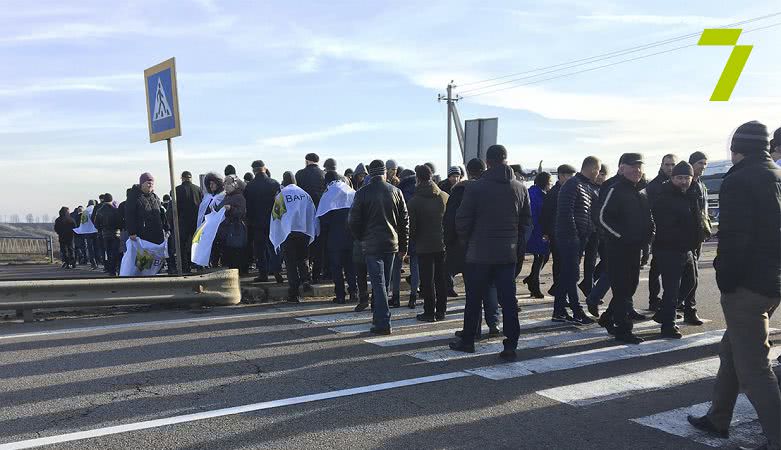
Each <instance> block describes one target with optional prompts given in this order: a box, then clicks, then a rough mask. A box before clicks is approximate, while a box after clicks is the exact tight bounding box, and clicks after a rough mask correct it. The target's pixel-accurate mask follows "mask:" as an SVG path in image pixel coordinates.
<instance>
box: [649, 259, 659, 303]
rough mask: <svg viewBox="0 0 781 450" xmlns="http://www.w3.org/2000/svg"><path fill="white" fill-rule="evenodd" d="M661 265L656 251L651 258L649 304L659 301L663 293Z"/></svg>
mask: <svg viewBox="0 0 781 450" xmlns="http://www.w3.org/2000/svg"><path fill="white" fill-rule="evenodd" d="M659 276H661V273H659V263H658V262H657V261H656V250H654V252H653V253H652V256H651V269H650V270H649V271H648V302H649V303H650V302H653V301H658V300H659V294H660V293H661V292H662V285H661V284H660V283H659Z"/></svg>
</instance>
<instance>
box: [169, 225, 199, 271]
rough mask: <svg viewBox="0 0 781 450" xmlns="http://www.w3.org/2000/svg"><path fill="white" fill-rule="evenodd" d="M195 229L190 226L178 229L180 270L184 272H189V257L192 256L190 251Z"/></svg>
mask: <svg viewBox="0 0 781 450" xmlns="http://www.w3.org/2000/svg"><path fill="white" fill-rule="evenodd" d="M195 231H196V230H194V229H191V228H180V229H179V234H180V237H179V249H180V250H181V252H182V272H184V273H190V267H191V264H192V263H191V262H190V259H191V258H192V255H191V253H192V248H193V235H195ZM174 263H175V262H174Z"/></svg>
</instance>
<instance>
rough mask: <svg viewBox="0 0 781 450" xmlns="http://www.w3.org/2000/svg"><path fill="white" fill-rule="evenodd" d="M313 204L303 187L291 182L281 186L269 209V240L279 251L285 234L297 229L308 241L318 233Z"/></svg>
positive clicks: (310, 241)
mask: <svg viewBox="0 0 781 450" xmlns="http://www.w3.org/2000/svg"><path fill="white" fill-rule="evenodd" d="M316 212H317V211H316V210H315V204H314V202H312V198H311V197H309V194H307V193H306V192H304V190H303V189H301V188H300V187H298V186H296V185H295V184H291V185H288V186H285V187H284V188H282V191H280V193H279V194H278V195H277V198H276V199H275V200H274V207H273V208H272V210H271V229H270V233H269V240H270V241H271V243H272V244H273V245H274V249H275V250H277V253H279V246H280V245H282V243H283V242H285V239H287V236H288V235H289V234H290V233H291V232H293V231H298V232H300V233H304V234H306V235H307V236H309V243H310V244H311V243H312V241H314V240H315V238H316V237H317V235H318V234H319V233H320V222H319V221H318V220H317V218H316V217H315V214H316Z"/></svg>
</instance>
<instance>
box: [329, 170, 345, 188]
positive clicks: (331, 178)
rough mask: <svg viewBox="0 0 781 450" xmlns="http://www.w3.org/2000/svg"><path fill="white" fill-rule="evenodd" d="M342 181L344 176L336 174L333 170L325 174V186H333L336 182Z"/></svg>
mask: <svg viewBox="0 0 781 450" xmlns="http://www.w3.org/2000/svg"><path fill="white" fill-rule="evenodd" d="M341 179H342V176H341V175H339V174H338V173H336V172H335V171H333V170H329V171H327V172H326V173H325V185H326V186H328V185H329V184H331V183H332V182H334V181H336V180H341Z"/></svg>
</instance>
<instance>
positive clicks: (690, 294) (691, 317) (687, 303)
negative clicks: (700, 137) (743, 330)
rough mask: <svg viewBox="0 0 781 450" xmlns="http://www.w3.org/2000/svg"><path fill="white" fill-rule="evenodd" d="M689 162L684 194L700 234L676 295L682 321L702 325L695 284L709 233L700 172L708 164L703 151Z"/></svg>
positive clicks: (704, 190) (705, 196) (708, 221)
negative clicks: (688, 180)
mask: <svg viewBox="0 0 781 450" xmlns="http://www.w3.org/2000/svg"><path fill="white" fill-rule="evenodd" d="M689 164H691V165H692V170H693V171H694V179H693V180H692V184H691V186H690V187H689V190H688V191H687V192H686V194H687V195H688V196H689V201H691V202H692V203H693V204H694V205H695V207H696V208H697V213H698V220H699V222H700V231H701V233H700V236H699V239H698V242H697V244H696V245H695V246H694V248H692V251H693V252H694V260H693V261H692V262H691V264H688V265H687V267H686V270H685V271H684V273H683V280H682V281H681V292H680V293H679V295H678V309H683V321H684V322H686V323H688V324H689V325H702V324H703V322H702V320H701V319H700V318H699V317H698V316H697V308H696V306H697V300H696V298H695V296H696V295H697V284H698V280H699V276H700V271H699V268H698V267H697V261H699V259H700V253H701V252H702V243H703V242H705V240H706V239H708V238H709V237H710V235H711V225H710V219H709V218H708V190H707V188H706V187H705V183H704V182H703V181H702V174H703V172H704V171H705V168H706V167H707V166H708V157H707V156H705V153H702V152H694V153H692V154H691V156H689Z"/></svg>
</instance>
